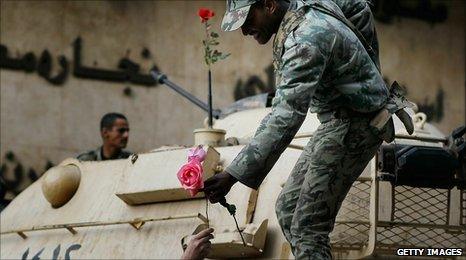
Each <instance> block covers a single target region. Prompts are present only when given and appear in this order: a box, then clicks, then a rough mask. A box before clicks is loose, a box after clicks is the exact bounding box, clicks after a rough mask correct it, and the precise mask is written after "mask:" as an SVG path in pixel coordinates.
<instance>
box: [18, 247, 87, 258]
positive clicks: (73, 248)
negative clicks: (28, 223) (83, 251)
mask: <svg viewBox="0 0 466 260" xmlns="http://www.w3.org/2000/svg"><path fill="white" fill-rule="evenodd" d="M60 247H61V245H60V244H59V245H58V246H57V247H55V249H54V250H53V256H52V259H53V260H58V256H59V255H60ZM80 248H81V245H80V244H73V245H71V246H69V247H68V248H67V249H66V251H65V260H70V259H71V255H70V253H71V251H75V250H78V249H80ZM44 250H45V247H43V248H42V249H41V250H39V252H37V253H36V254H34V255H32V254H31V256H32V257H31V259H32V260H39V259H41V258H40V255H41V254H42V252H44ZM28 256H29V248H28V249H27V250H26V251H25V252H24V253H23V256H22V257H21V259H22V260H27V259H28Z"/></svg>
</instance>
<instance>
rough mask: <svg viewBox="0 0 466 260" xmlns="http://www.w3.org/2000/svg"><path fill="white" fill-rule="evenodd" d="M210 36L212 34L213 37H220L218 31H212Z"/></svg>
mask: <svg viewBox="0 0 466 260" xmlns="http://www.w3.org/2000/svg"><path fill="white" fill-rule="evenodd" d="M210 36H212V37H214V38H218V37H219V35H218V33H216V32H211V33H210Z"/></svg>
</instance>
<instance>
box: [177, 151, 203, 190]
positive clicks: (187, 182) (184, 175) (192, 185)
mask: <svg viewBox="0 0 466 260" xmlns="http://www.w3.org/2000/svg"><path fill="white" fill-rule="evenodd" d="M202 175H203V172H202V166H201V164H200V162H199V161H198V160H196V159H194V160H191V161H189V162H188V163H187V164H185V165H183V166H182V167H181V168H180V170H179V171H178V173H177V177H178V180H179V181H180V183H181V186H182V187H183V188H184V189H185V190H188V191H189V193H190V194H191V196H194V195H196V194H197V192H198V190H199V189H202V188H204V181H203V179H202ZM193 194H194V195H193Z"/></svg>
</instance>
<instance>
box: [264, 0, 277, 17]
mask: <svg viewBox="0 0 466 260" xmlns="http://www.w3.org/2000/svg"><path fill="white" fill-rule="evenodd" d="M264 8H265V11H266V12H267V13H268V14H273V13H274V12H275V10H276V9H277V1H276V0H264Z"/></svg>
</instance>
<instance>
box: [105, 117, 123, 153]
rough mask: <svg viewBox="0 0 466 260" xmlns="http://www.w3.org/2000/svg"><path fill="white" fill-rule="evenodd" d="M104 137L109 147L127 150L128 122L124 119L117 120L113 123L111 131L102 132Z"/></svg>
mask: <svg viewBox="0 0 466 260" xmlns="http://www.w3.org/2000/svg"><path fill="white" fill-rule="evenodd" d="M102 136H103V138H104V142H105V143H106V144H107V145H109V146H113V147H118V148H120V149H123V148H125V147H126V145H127V144H128V138H129V125H128V122H127V121H126V120H124V119H122V118H117V119H116V120H115V122H113V126H112V128H111V129H104V130H102Z"/></svg>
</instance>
